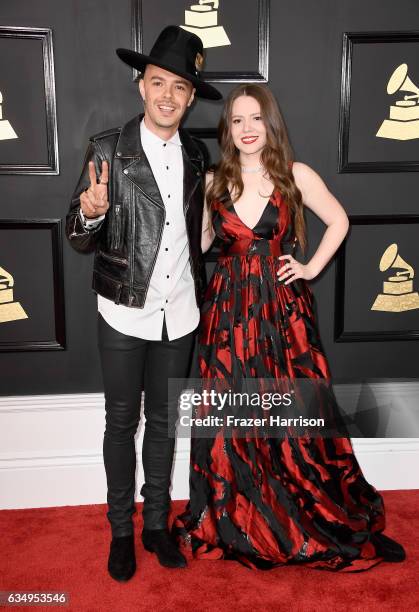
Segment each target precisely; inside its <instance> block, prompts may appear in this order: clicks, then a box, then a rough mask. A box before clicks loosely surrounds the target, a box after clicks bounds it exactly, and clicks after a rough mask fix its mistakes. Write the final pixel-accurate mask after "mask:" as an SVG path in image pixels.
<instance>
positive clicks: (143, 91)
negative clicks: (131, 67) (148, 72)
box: [138, 77, 145, 101]
mask: <svg viewBox="0 0 419 612" xmlns="http://www.w3.org/2000/svg"><path fill="white" fill-rule="evenodd" d="M138 89H139V90H140V95H141V97H142V99H143V101H144V100H145V88H144V79H143V78H142V77H141V79H140V80H139V81H138Z"/></svg>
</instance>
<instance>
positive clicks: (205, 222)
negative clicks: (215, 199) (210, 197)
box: [201, 172, 215, 253]
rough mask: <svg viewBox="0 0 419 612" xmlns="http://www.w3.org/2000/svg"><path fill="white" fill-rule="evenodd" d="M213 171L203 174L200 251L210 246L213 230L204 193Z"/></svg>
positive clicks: (212, 239) (213, 235)
mask: <svg viewBox="0 0 419 612" xmlns="http://www.w3.org/2000/svg"><path fill="white" fill-rule="evenodd" d="M213 176H214V175H213V173H212V172H207V173H206V175H205V200H204V214H203V216H202V236H201V248H202V252H203V253H206V252H207V251H208V249H209V248H210V246H211V245H212V243H213V241H214V238H215V232H214V229H213V227H212V224H211V223H209V214H208V202H207V198H206V193H207V189H208V187H209V185H210V184H211V182H212V180H213Z"/></svg>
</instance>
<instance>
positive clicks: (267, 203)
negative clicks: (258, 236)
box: [227, 188, 275, 232]
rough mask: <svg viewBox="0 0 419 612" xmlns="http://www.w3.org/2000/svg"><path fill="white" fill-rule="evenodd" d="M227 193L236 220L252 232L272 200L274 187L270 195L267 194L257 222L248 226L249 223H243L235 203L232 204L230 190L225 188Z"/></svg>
mask: <svg viewBox="0 0 419 612" xmlns="http://www.w3.org/2000/svg"><path fill="white" fill-rule="evenodd" d="M227 193H228V196H229V199H230V202H231V205H232V208H233V211H234V213H235V215H236V217H237V218H238V220H239V221H240V223H241V224H242V225H244V227H246V228H247V229H248V230H250V231H251V232H254V231H255V229H256V228H257V226H258V225H259V223H260V222H261V221H262V218H263V215H264V214H265V212H266V209H267V208H268V206H269V204H270V202H271V200H272V197H273V195H274V193H275V188H274V189H273V191H272V193H271V195H270V196H269V198H268V201H267V202H266V204H265V206H264V207H263V210H262V213H261V215H260V217H259V219H258V220H257V222H256V223H255V225H254V226H253V227H250V226H249V225H247V223H245V222H244V221H243V219H242V218H241V217H240V215H239V213H238V212H237V210H236V207H235V205H234V204H233V200H232V199H231V194H230V191H229V190H228V189H227Z"/></svg>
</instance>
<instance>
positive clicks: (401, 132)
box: [376, 64, 419, 140]
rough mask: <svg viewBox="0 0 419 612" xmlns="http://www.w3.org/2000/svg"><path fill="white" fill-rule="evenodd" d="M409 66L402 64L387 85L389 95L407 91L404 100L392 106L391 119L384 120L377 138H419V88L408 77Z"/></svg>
mask: <svg viewBox="0 0 419 612" xmlns="http://www.w3.org/2000/svg"><path fill="white" fill-rule="evenodd" d="M407 70H408V68H407V64H400V66H398V67H397V68H396V70H395V71H394V72H393V74H392V75H391V77H390V79H389V81H388V83H387V93H388V94H389V95H393V94H395V93H396V92H397V91H407V92H409V95H404V96H403V100H397V101H396V102H395V104H392V105H391V106H390V118H389V119H384V121H383V123H382V124H381V127H380V129H379V130H378V132H377V134H376V136H379V137H380V138H391V139H393V140H413V139H414V138H419V87H417V86H416V85H415V84H414V83H413V82H412V81H411V80H410V78H409V77H408V76H407Z"/></svg>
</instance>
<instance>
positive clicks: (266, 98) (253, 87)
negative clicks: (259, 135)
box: [206, 83, 307, 253]
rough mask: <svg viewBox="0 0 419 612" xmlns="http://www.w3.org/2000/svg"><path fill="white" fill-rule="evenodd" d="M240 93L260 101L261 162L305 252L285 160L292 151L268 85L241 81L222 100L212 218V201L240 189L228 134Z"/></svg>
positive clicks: (300, 213) (299, 206) (297, 196)
mask: <svg viewBox="0 0 419 612" xmlns="http://www.w3.org/2000/svg"><path fill="white" fill-rule="evenodd" d="M240 96H251V97H252V98H254V99H255V100H257V102H259V105H260V109H261V116H262V120H263V122H264V125H265V127H266V136H267V138H266V146H265V147H264V149H263V151H262V154H261V163H262V164H263V166H264V167H265V168H266V170H267V173H268V175H269V178H270V180H271V181H272V182H273V184H274V188H275V189H277V190H278V191H279V192H280V193H281V196H282V198H283V200H284V202H285V203H286V205H287V206H288V207H289V210H290V213H291V216H292V218H293V220H294V228H295V234H296V237H297V240H298V243H299V245H300V248H301V250H302V252H303V253H305V250H306V246H307V240H306V225H305V220H304V206H303V202H302V196H301V192H300V190H299V189H298V187H297V185H296V184H295V181H294V177H293V175H292V171H291V170H290V169H289V165H288V162H290V161H292V159H293V153H292V149H291V145H290V143H289V139H288V135H287V130H286V127H285V123H284V120H283V118H282V115H281V112H280V110H279V107H278V104H277V102H276V100H275V98H274V96H273V94H272V93H271V92H270V90H269V89H268V87H266V86H264V85H259V84H257V83H251V84H243V85H239V86H237V87H235V88H234V89H233V90H232V91H231V92H230V94H229V96H228V97H227V99H226V102H225V104H224V108H223V112H222V115H221V119H220V123H219V124H218V142H219V145H220V149H221V159H220V161H219V163H218V164H217V166H215V167H214V174H213V177H212V178H213V180H212V181H210V182H209V184H208V190H207V194H206V200H207V204H208V207H209V216H210V218H211V209H212V203H213V202H215V201H219V200H220V199H222V198H223V196H224V194H225V193H226V190H229V191H230V193H231V194H232V201H233V202H236V201H237V200H238V199H239V198H240V196H241V195H242V193H243V189H244V185H243V180H242V176H241V167H240V158H239V151H238V149H237V148H236V146H235V145H234V142H233V138H232V136H231V116H232V107H233V103H234V101H235V100H236V99H237V98H238V97H240Z"/></svg>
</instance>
